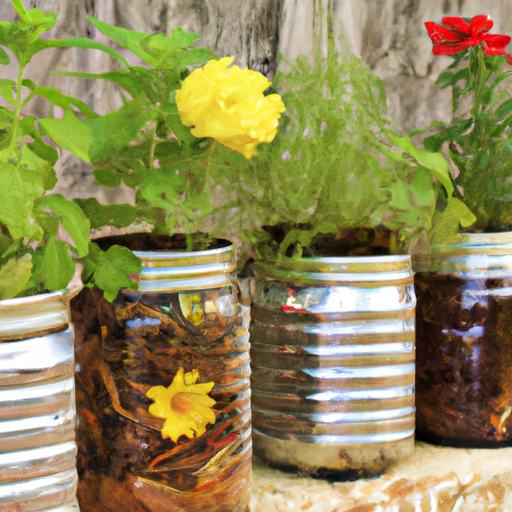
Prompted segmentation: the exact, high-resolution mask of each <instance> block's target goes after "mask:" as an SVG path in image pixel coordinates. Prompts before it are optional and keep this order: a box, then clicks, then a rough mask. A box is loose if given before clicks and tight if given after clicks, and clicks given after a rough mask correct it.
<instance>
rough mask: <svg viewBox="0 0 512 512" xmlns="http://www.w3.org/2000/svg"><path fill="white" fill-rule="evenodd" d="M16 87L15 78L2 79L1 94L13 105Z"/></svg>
mask: <svg viewBox="0 0 512 512" xmlns="http://www.w3.org/2000/svg"><path fill="white" fill-rule="evenodd" d="M14 87H16V83H15V82H14V80H9V79H7V78H2V79H0V96H2V98H3V99H4V100H5V101H7V102H8V103H10V104H11V105H14V92H13V91H14Z"/></svg>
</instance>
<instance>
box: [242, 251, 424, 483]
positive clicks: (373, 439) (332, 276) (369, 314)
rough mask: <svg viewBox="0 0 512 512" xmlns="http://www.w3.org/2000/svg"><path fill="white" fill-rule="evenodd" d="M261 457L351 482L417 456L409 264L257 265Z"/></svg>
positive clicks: (254, 354) (256, 394)
mask: <svg viewBox="0 0 512 512" xmlns="http://www.w3.org/2000/svg"><path fill="white" fill-rule="evenodd" d="M254 271H255V275H256V278H257V279H256V282H255V285H254V289H253V306H252V312H251V358H252V392H253V402H252V407H253V409H252V410H253V439H254V448H255V454H256V455H258V456H259V457H260V458H262V459H263V460H264V461H265V462H267V463H268V464H270V465H272V466H276V467H281V468H286V469H298V470H301V471H305V472H308V473H311V474H317V475H320V476H321V475H330V476H334V477H336V476H338V477H339V478H345V477H346V478H348V477H353V476H364V475H368V474H375V473H379V472H381V471H383V470H384V469H385V468H386V467H387V466H388V465H389V464H390V462H392V461H393V460H396V459H398V458H400V457H403V456H405V455H408V454H410V453H411V452H412V451H413V446H414V412H415V409H414V378H415V363H414V360H415V340H414V309H415V304H416V299H415V295H414V288H413V277H412V271H411V263H410V258H409V257H408V256H378V257H373V256H368V257H346V258H308V259H306V258H304V259H302V260H298V261H297V260H290V259H288V260H284V261H281V262H279V263H277V264H256V265H255V267H254Z"/></svg>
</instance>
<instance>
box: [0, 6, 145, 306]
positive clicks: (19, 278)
mask: <svg viewBox="0 0 512 512" xmlns="http://www.w3.org/2000/svg"><path fill="white" fill-rule="evenodd" d="M12 3H13V6H14V8H15V9H16V12H17V13H18V16H19V17H20V21H19V22H17V23H8V22H5V21H0V64H3V65H8V64H10V62H11V58H10V56H9V54H8V53H7V52H6V51H5V50H4V49H3V48H2V46H3V47H5V48H6V49H7V50H10V52H12V54H13V56H14V58H15V59H16V60H17V63H18V74H17V79H16V81H14V80H10V79H6V78H2V79H0V96H1V97H2V98H3V100H4V103H3V105H1V106H0V182H1V183H2V187H0V299H6V298H10V297H16V296H19V295H24V296H25V295H32V294H36V293H42V292H45V291H55V290H60V289H63V288H65V287H66V286H67V285H68V283H69V282H70V280H71V279H72V277H73V275H74V274H75V269H76V264H77V262H78V263H81V264H82V266H83V269H84V271H83V274H82V278H83V280H84V282H86V283H89V282H95V283H96V284H97V285H98V286H100V287H101V288H103V289H105V291H106V296H107V297H109V298H113V297H114V296H115V295H116V294H117V291H118V289H119V287H120V286H130V285H132V284H133V283H132V281H131V280H130V279H129V278H128V277H127V273H137V272H138V271H139V270H140V262H139V261H138V259H137V258H135V256H134V255H133V254H132V253H131V252H130V251H128V250H125V249H123V248H121V247H117V248H112V250H111V251H109V252H106V253H105V252H103V251H101V250H100V249H99V248H98V247H97V246H96V245H95V244H92V243H91V242H90V237H89V232H90V223H89V221H88V219H87V217H86V216H85V214H84V212H83V211H82V209H81V208H80V207H79V206H78V205H77V204H75V203H73V202H71V201H68V200H66V199H65V198H64V196H62V195H60V194H48V193H47V192H48V191H49V190H51V189H52V188H53V187H54V186H55V184H56V182H57V177H56V173H55V169H54V166H55V164H56V162H57V160H58V152H57V150H56V149H55V147H54V146H53V145H51V144H50V143H49V142H50V141H49V140H48V138H47V137H46V132H45V131H44V128H43V127H42V121H41V120H38V119H36V118H35V117H34V116H31V115H24V112H25V110H26V108H27V105H28V104H29V103H30V102H31V101H32V100H33V98H35V97H36V96H39V97H43V98H45V99H46V100H47V101H48V102H49V103H50V104H51V105H55V106H58V107H60V108H62V109H63V110H64V111H65V112H71V111H74V110H77V111H80V112H81V113H82V114H83V115H85V116H90V117H95V114H94V112H92V111H91V110H90V109H89V108H88V107H87V105H85V104H84V103H83V102H81V101H80V100H77V99H75V98H71V97H68V96H65V95H63V94H62V93H60V92H59V91H57V90H56V89H53V88H50V87H38V86H36V85H35V84H34V83H33V82H32V81H31V80H28V79H26V78H24V70H25V67H26V66H27V64H28V63H29V62H30V60H31V59H32V58H33V57H34V55H36V54H37V53H39V52H40V51H42V50H45V49H47V48H56V47H92V48H101V49H103V50H105V51H108V52H110V49H109V48H107V47H103V45H99V44H98V43H95V42H92V41H89V40H87V39H81V38H75V39H67V40H41V39H39V36H40V35H41V34H42V33H43V32H45V31H48V30H50V29H51V28H52V27H53V26H54V25H55V22H56V18H57V17H56V15H55V14H54V13H43V12H42V11H40V10H39V9H32V10H30V11H27V10H26V9H25V8H24V6H23V4H22V2H21V0H12Z"/></svg>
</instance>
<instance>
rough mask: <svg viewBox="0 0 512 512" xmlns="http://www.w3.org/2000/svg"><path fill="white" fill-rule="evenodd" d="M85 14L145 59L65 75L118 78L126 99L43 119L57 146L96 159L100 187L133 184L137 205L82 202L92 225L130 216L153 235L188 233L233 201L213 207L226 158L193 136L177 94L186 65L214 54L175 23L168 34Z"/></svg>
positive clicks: (225, 182)
mask: <svg viewBox="0 0 512 512" xmlns="http://www.w3.org/2000/svg"><path fill="white" fill-rule="evenodd" d="M88 19H89V21H90V22H91V23H92V24H93V25H94V26H95V27H96V29H97V30H99V31H100V32H102V33H103V34H104V35H106V36H107V37H109V38H110V39H111V40H112V41H113V42H114V43H115V44H117V45H118V46H120V47H121V48H123V49H124V50H126V51H128V52H131V53H132V54H133V55H132V57H133V58H132V59H131V60H134V59H135V58H138V59H139V60H141V61H142V65H135V64H133V65H130V64H128V63H127V62H126V60H125V59H124V58H122V59H118V60H119V61H120V64H121V65H122V69H119V70H118V71H111V72H109V73H102V74H88V73H66V74H67V75H72V76H77V77H82V78H93V79H102V80H109V81H111V82H114V83H115V84H117V85H118V86H119V87H120V88H121V90H122V93H123V98H124V99H125V102H124V105H123V106H122V107H121V108H120V109H119V110H117V111H113V112H110V113H108V114H106V115H104V116H102V117H97V116H89V117H87V118H85V119H81V118H79V117H77V116H75V115H74V114H73V113H71V112H70V113H69V114H66V115H64V117H63V118H62V119H46V120H43V121H42V126H43V127H44V129H45V130H46V131H47V132H48V133H49V134H50V135H51V136H52V138H53V139H55V140H56V141H57V142H58V143H59V144H60V145H62V146H63V147H64V148H66V149H68V150H69V151H71V152H73V153H74V154H76V155H78V156H79V157H81V158H82V159H84V160H86V161H89V162H91V163H92V164H93V167H94V173H95V178H96V182H97V183H98V184H99V185H103V186H107V187H117V186H119V185H120V184H121V183H125V184H126V185H127V186H128V187H131V188H135V189H136V203H137V205H136V206H130V205H117V206H114V205H101V204H100V203H98V202H97V201H92V200H90V201H88V202H87V204H85V203H80V204H81V205H82V206H83V207H86V211H87V214H88V217H89V218H90V219H91V222H92V225H93V226H95V227H99V226H101V225H106V223H108V224H109V225H113V226H116V227H123V226H125V225H126V219H128V218H129V219H130V220H131V221H135V220H138V221H141V220H144V221H147V222H150V223H151V224H152V225H153V227H154V233H155V234H160V233H172V232H173V231H174V230H175V229H178V228H180V229H182V230H184V231H185V232H187V233H191V232H193V231H197V230H198V229H199V228H198V227H199V226H200V224H201V222H202V221H203V220H204V219H205V217H207V216H209V215H211V214H212V213H215V215H217V216H221V217H222V216H223V214H224V213H225V214H226V215H227V212H228V211H229V210H230V208H231V207H232V206H233V204H232V202H231V201H232V198H231V199H230V198H229V197H230V196H229V194H228V193H226V192H224V196H223V199H219V200H218V201H217V203H216V204H215V206H214V205H212V202H213V201H214V199H213V198H212V187H219V186H222V187H223V188H224V190H225V191H226V190H227V189H229V188H232V180H230V177H229V176H227V175H226V174H225V172H223V171H225V167H224V162H223V159H222V158H215V155H216V154H217V153H218V152H219V151H221V152H222V149H220V148H218V147H217V146H216V144H215V143H213V142H212V141H211V140H209V139H198V138H196V137H194V136H193V135H191V133H190V129H189V128H187V127H185V126H183V124H182V122H181V121H180V117H179V113H178V109H177V107H176V102H175V99H174V94H175V91H176V90H177V89H179V88H180V87H181V83H182V80H183V79H184V78H185V77H186V76H187V75H188V74H189V68H190V67H191V66H195V65H197V64H200V63H203V62H205V61H206V60H210V59H216V57H215V56H214V55H213V54H212V53H211V51H210V50H208V49H205V48H199V47H195V46H191V45H192V44H193V43H195V42H196V41H197V39H198V37H197V36H196V35H195V34H189V33H187V32H185V31H183V30H182V29H180V28H176V29H174V31H173V32H172V34H171V35H170V36H167V35H164V34H156V35H148V34H144V33H140V32H135V31H130V30H127V29H124V28H121V27H115V26H111V25H107V24H105V23H102V22H100V21H99V20H96V19H94V18H91V17H89V18H88ZM70 134H73V135H72V136H70ZM217 224H219V223H217ZM221 224H222V223H221Z"/></svg>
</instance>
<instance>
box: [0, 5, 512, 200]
mask: <svg viewBox="0 0 512 512" xmlns="http://www.w3.org/2000/svg"><path fill="white" fill-rule="evenodd" d="M25 2H26V5H27V6H30V7H33V6H36V7H39V8H41V9H43V10H54V11H56V12H58V13H59V14H60V16H59V21H58V24H57V26H56V27H55V29H54V35H55V36H59V37H64V36H77V35H80V36H86V37H91V38H95V39H97V40H99V41H104V39H103V38H102V37H103V36H102V35H101V34H98V33H96V31H95V30H94V29H93V27H92V26H91V25H90V24H89V23H87V21H86V20H85V16H86V15H88V14H90V15H93V16H95V17H96V18H99V19H100V20H102V21H104V22H107V23H112V24H117V25H121V26H125V27H127V28H130V29H134V30H141V31H148V32H158V31H162V32H166V33H170V32H171V31H172V29H173V28H174V27H176V26H181V27H183V28H184V29H185V30H189V31H193V32H196V33H198V34H199V35H200V36H201V44H202V45H204V46H208V47H211V48H212V50H213V51H214V52H216V53H217V54H219V55H231V56H233V57H235V62H236V63H237V64H238V65H240V66H242V67H244V66H248V67H249V68H252V69H256V70H258V71H261V72H263V73H265V74H266V75H267V76H269V77H270V78H271V77H272V76H273V74H274V71H275V69H276V63H277V52H280V53H282V54H283V55H284V56H285V57H286V58H288V59H291V60H293V59H294V58H296V57H297V55H300V54H310V53H311V51H312V45H313V39H314V37H315V34H319V37H320V38H321V39H322V40H323V41H324V42H325V39H326V36H327V31H331V32H332V33H333V34H334V36H335V37H336V38H338V37H339V36H340V35H341V34H342V33H343V34H344V39H343V41H342V42H340V43H339V44H341V45H350V46H351V47H352V48H353V51H354V52H355V54H356V55H358V56H359V57H360V58H361V59H362V60H363V61H364V62H366V63H367V64H368V65H369V66H370V67H371V68H372V69H373V70H374V71H375V73H376V74H377V75H378V76H379V77H381V78H382V80H383V81H384V84H385V87H386V91H387V94H388V105H389V110H390V114H391V116H392V117H393V118H394V119H396V120H397V121H398V122H399V123H400V124H401V125H402V126H403V128H404V129H406V130H408V129H413V128H414V129H415V128H421V127H426V126H428V124H429V123H430V122H431V121H432V120H434V119H442V120H448V119H449V116H450V92H449V91H439V90H438V89H437V87H436V86H435V83H434V82H435V80H436V78H437V76H438V75H439V73H440V71H442V70H443V69H444V68H445V67H446V66H447V65H448V64H449V62H450V58H449V57H435V56H434V55H433V54H432V51H431V43H430V39H429V38H428V36H427V34H426V31H425V28H424V26H423V22H424V21H425V20H433V21H436V20H440V19H441V17H442V16H443V15H464V16H474V15H477V14H483V12H482V10H485V11H486V12H485V14H489V15H490V16H491V17H492V18H493V20H494V21H495V27H494V29H493V32H495V33H509V34H512V2H511V1H510V0H493V1H492V2H487V3H486V5H485V7H484V6H482V2H481V0H379V1H375V0H74V1H69V0H30V1H29V0H25ZM6 4H8V0H1V1H0V15H1V14H3V13H4V12H6V11H8V12H10V6H9V5H7V6H6ZM7 8H9V9H7ZM113 66H115V62H113V60H112V59H111V58H110V57H108V56H106V55H103V54H101V53H100V52H96V51H83V50H69V51H66V50H64V51H62V50H59V51H56V52H53V53H48V54H46V60H45V62H44V63H43V64H41V62H40V61H39V62H38V64H37V65H33V66H31V68H30V71H31V72H32V73H33V78H34V79H35V80H36V81H37V82H38V83H42V84H52V85H59V87H61V89H62V90H63V92H65V93H67V94H71V95H76V96H78V97H80V98H81V99H83V100H84V101H86V102H87V103H88V104H89V105H90V106H91V107H93V108H94V109H96V110H97V111H98V112H100V113H103V112H107V111H109V110H111V109H112V108H116V107H117V106H119V98H118V96H117V95H115V94H113V93H112V89H111V86H110V85H109V84H107V83H100V82H97V83H92V82H91V81H85V80H79V79H65V78H64V79H63V78H58V79H57V78H56V77H52V76H51V75H50V72H51V70H55V69H57V70H67V71H75V70H80V71H91V72H104V71H107V70H109V69H112V67H113ZM74 165H75V164H74ZM78 167H80V168H81V169H82V170H81V171H80V172H81V173H82V175H81V179H83V178H84V176H85V175H87V172H88V171H84V170H83V166H81V165H78ZM83 173H85V175H84V174H83ZM67 174H68V175H70V176H71V175H73V173H67ZM70 180H71V181H66V182H65V183H64V189H70V190H69V192H68V195H69V194H71V195H76V194H79V193H80V192H79V190H78V189H79V188H80V187H78V182H77V181H76V180H74V178H70ZM89 185H90V182H88V186H89ZM77 187H78V188H77ZM107 195H108V194H107ZM110 197H112V196H110Z"/></svg>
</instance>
